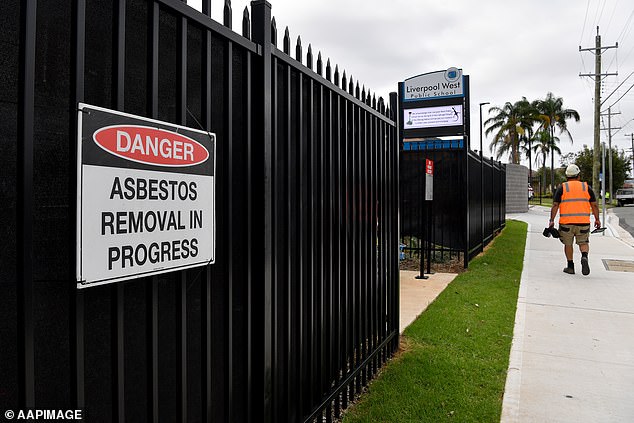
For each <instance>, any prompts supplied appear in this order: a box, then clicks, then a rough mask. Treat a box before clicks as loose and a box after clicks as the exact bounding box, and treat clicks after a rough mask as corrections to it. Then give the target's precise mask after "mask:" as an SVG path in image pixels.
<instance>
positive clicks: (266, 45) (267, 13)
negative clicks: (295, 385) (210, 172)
mask: <svg viewBox="0 0 634 423" xmlns="http://www.w3.org/2000/svg"><path fill="white" fill-rule="evenodd" d="M251 11H252V14H253V24H252V25H253V28H252V39H253V41H254V42H255V43H257V44H259V45H260V48H261V56H260V58H259V60H254V72H253V98H252V104H251V108H252V110H253V126H254V133H257V134H259V136H255V137H253V139H254V140H257V141H258V142H254V143H253V145H252V146H251V149H252V154H253V157H254V158H256V157H257V158H261V159H260V161H259V162H257V161H254V162H253V164H254V171H253V181H252V183H253V191H252V192H253V203H252V204H253V205H254V212H253V215H252V216H253V220H254V222H253V226H252V227H253V229H254V232H255V233H254V236H253V240H254V242H253V245H252V246H251V248H253V257H254V275H257V274H258V273H259V274H260V275H261V278H260V283H257V276H256V277H254V278H253V281H252V282H253V283H254V285H256V286H254V287H253V288H254V289H255V290H257V291H258V292H259V293H260V294H261V295H260V296H258V295H256V292H255V291H254V295H253V299H254V300H255V299H258V300H257V301H259V302H258V303H255V302H254V303H252V304H253V309H252V315H251V319H252V322H253V324H254V325H255V326H254V331H253V333H254V336H259V338H258V340H259V341H261V342H260V347H259V348H258V347H257V343H256V342H254V348H253V350H252V351H253V356H252V357H250V359H251V360H256V359H257V358H258V357H261V359H260V360H261V361H260V362H259V363H257V362H256V363H255V366H254V370H255V373H254V380H253V386H254V388H253V390H252V393H251V395H253V396H254V401H253V406H254V408H255V409H254V410H253V415H259V416H261V421H263V422H270V421H272V411H273V382H272V376H273V368H272V354H273V344H272V328H273V308H272V291H273V270H272V269H273V259H274V257H273V232H272V227H273V225H272V223H273V221H272V216H273V214H272V212H273V209H272V206H273V204H272V203H271V199H272V198H273V196H272V194H273V192H272V190H273V181H272V176H273V173H272V168H273V167H272V160H273V140H272V138H271V133H272V132H271V129H272V126H271V125H272V120H271V73H272V71H271V4H270V3H269V2H267V1H265V0H256V1H252V2H251ZM258 188H259V189H258ZM257 285H259V286H257ZM258 326H259V328H258ZM260 365H261V366H262V368H261V371H260V372H259V374H258V370H259V369H260V368H259V366H260ZM256 410H257V411H256Z"/></svg>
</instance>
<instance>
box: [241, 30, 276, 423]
mask: <svg viewBox="0 0 634 423" xmlns="http://www.w3.org/2000/svg"><path fill="white" fill-rule="evenodd" d="M269 27H270V25H269ZM246 54H247V56H246V62H247V63H246V75H245V87H246V99H245V101H244V104H243V107H244V113H245V116H246V122H247V125H246V128H245V130H244V131H245V137H246V143H247V168H246V173H247V213H246V217H247V221H246V225H247V234H248V235H247V240H246V241H247V245H253V197H252V195H253V187H252V177H253V164H254V157H255V156H254V153H253V144H252V143H253V138H252V136H253V121H252V109H251V101H252V98H253V97H252V89H253V87H252V80H253V74H252V72H251V64H252V54H251V52H247V53H246ZM246 256H247V270H246V272H247V278H246V281H247V312H248V317H247V338H248V339H247V357H248V359H247V364H246V365H247V398H246V405H247V412H246V416H247V421H253V420H254V419H255V414H254V413H253V395H252V394H253V392H252V383H253V360H251V357H253V319H252V316H253V311H252V301H253V295H252V284H253V280H254V279H253V273H254V272H253V250H252V249H250V248H248V249H247V252H246Z"/></svg>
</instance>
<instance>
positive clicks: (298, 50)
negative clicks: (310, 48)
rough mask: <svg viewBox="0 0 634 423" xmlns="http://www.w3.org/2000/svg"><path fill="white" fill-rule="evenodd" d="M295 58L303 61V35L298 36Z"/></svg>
mask: <svg viewBox="0 0 634 423" xmlns="http://www.w3.org/2000/svg"><path fill="white" fill-rule="evenodd" d="M295 60H297V61H298V62H299V63H302V37H300V36H299V35H298V36H297V45H296V46H295Z"/></svg>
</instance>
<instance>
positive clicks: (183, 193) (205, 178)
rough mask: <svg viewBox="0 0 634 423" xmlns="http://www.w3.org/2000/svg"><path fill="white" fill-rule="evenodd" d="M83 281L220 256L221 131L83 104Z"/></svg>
mask: <svg viewBox="0 0 634 423" xmlns="http://www.w3.org/2000/svg"><path fill="white" fill-rule="evenodd" d="M78 121H79V125H78V126H79V127H78V134H79V143H78V155H77V156H78V160H77V162H78V169H77V171H78V178H77V180H78V186H77V195H78V201H77V207H78V209H77V287H78V288H84V287H88V286H95V285H101V284H105V283H112V282H119V281H123V280H127V279H132V278H138V277H142V276H148V275H152V274H157V273H164V272H169V271H175V270H181V269H186V268H190V267H194V266H202V265H206V264H210V263H213V262H214V257H215V182H214V173H215V135H214V134H212V133H208V132H204V131H199V130H195V129H191V128H186V127H182V126H178V125H173V124H170V123H166V122H160V121H155V120H150V119H145V118H143V117H139V116H132V115H129V114H125V113H121V112H117V111H113V110H108V109H103V108H99V107H95V106H89V105H85V104H80V106H79V120H78Z"/></svg>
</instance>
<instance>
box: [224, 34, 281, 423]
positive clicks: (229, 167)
mask: <svg viewBox="0 0 634 423" xmlns="http://www.w3.org/2000/svg"><path fill="white" fill-rule="evenodd" d="M269 26H270V25H269ZM224 60H225V62H224V66H225V81H224V84H225V86H224V97H225V105H226V106H225V108H224V111H225V115H224V119H225V126H226V128H227V129H226V133H225V136H226V137H227V141H228V142H227V145H226V148H225V151H226V152H227V156H226V158H223V159H224V160H226V167H225V169H226V178H227V180H226V182H225V183H226V186H227V191H226V192H227V198H226V200H227V203H226V205H225V207H226V210H227V211H226V216H227V222H226V225H227V228H229V236H228V238H227V246H226V248H227V251H228V252H229V253H228V254H227V256H226V257H227V269H228V274H227V278H226V282H225V283H227V284H228V286H227V298H226V300H227V305H228V306H227V313H228V315H227V327H226V334H227V363H226V367H227V379H226V384H227V385H226V389H227V393H228V396H227V399H228V404H227V419H228V420H229V421H233V415H234V411H235V410H234V407H235V405H236V403H235V401H234V397H233V386H234V385H233V366H234V362H233V336H234V333H233V290H234V265H235V262H234V254H233V252H234V243H235V239H234V237H233V235H232V230H233V227H234V226H233V225H234V215H233V212H232V209H233V195H234V194H233V190H232V189H231V187H232V186H233V179H234V178H233V172H234V157H233V155H234V153H233V151H234V146H235V143H234V139H233V102H234V98H233V43H232V42H231V41H227V44H226V49H225V58H224Z"/></svg>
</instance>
